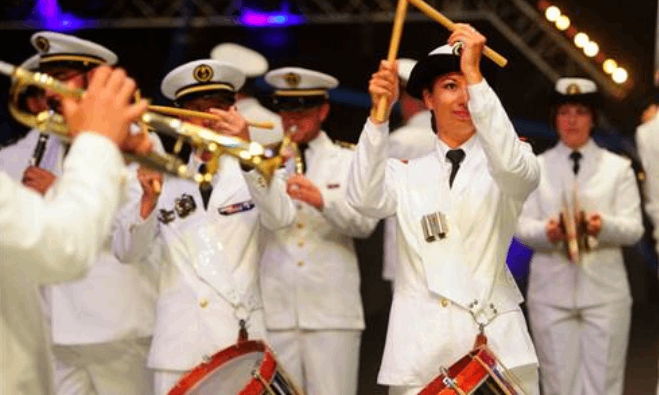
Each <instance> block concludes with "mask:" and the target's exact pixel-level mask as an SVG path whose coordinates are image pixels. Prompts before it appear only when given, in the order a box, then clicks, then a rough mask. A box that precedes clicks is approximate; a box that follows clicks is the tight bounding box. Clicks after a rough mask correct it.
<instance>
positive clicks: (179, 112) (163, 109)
mask: <svg viewBox="0 0 659 395" xmlns="http://www.w3.org/2000/svg"><path fill="white" fill-rule="evenodd" d="M148 109H149V111H153V112H157V113H160V114H167V115H173V116H183V117H196V118H203V119H210V120H213V121H221V120H222V117H221V116H219V115H216V114H210V113H207V112H201V111H193V110H186V109H184V108H178V107H168V106H156V105H149V108H148ZM247 126H250V127H253V128H259V129H274V128H275V124H274V123H272V122H268V121H264V122H256V121H247Z"/></svg>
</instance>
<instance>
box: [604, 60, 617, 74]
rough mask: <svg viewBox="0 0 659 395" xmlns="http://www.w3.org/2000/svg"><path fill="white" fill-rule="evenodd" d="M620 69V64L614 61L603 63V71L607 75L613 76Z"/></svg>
mask: <svg viewBox="0 0 659 395" xmlns="http://www.w3.org/2000/svg"><path fill="white" fill-rule="evenodd" d="M617 68H618V63H617V62H616V61H615V60H613V59H607V60H605V61H604V63H602V69H604V72H605V73H606V74H613V72H614V71H616V69H617Z"/></svg>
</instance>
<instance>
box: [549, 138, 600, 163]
mask: <svg viewBox="0 0 659 395" xmlns="http://www.w3.org/2000/svg"><path fill="white" fill-rule="evenodd" d="M596 150H597V144H595V142H594V141H593V139H592V138H589V139H588V141H587V142H586V144H584V145H582V146H581V148H579V149H578V150H574V149H572V148H570V147H568V146H567V145H565V144H564V143H563V142H562V141H560V140H559V141H558V144H556V153H557V154H558V155H559V157H565V158H566V159H567V158H569V157H570V154H571V153H572V152H574V151H578V152H579V153H581V156H582V158H584V159H585V158H588V157H592V156H593V155H594V153H595V151H596Z"/></svg>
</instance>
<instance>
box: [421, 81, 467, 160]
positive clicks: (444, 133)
mask: <svg viewBox="0 0 659 395" xmlns="http://www.w3.org/2000/svg"><path fill="white" fill-rule="evenodd" d="M423 101H424V103H425V105H426V107H427V108H428V109H429V110H431V111H433V113H434V114H435V127H436V130H437V134H438V135H439V138H441V139H442V140H443V141H444V142H445V143H446V144H448V145H449V146H450V147H452V148H454V147H457V146H459V145H461V144H462V143H464V142H465V141H467V140H469V138H471V136H473V135H474V133H476V128H475V126H474V123H473V122H472V120H471V115H470V114H469V108H467V103H468V102H469V93H468V92H467V80H466V78H465V77H464V76H463V75H462V73H455V72H454V73H449V74H444V75H441V76H439V77H437V78H436V79H435V81H434V82H433V84H432V91H429V90H428V89H424V90H423Z"/></svg>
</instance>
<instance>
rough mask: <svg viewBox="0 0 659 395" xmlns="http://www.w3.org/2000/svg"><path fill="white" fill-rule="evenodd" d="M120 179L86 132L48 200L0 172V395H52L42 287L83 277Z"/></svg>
mask: <svg viewBox="0 0 659 395" xmlns="http://www.w3.org/2000/svg"><path fill="white" fill-rule="evenodd" d="M21 160H22V161H23V162H22V163H25V157H23V158H21ZM124 177H125V173H124V165H123V159H122V157H121V154H120V152H119V150H118V149H117V148H116V146H115V145H114V143H112V142H110V140H108V139H107V138H105V137H102V136H99V135H95V134H90V133H83V134H81V135H80V136H78V137H77V138H76V140H75V142H74V143H73V145H72V147H71V150H70V152H69V155H68V157H67V159H66V161H65V162H64V175H63V176H62V177H61V178H60V179H59V181H58V183H57V185H56V186H55V187H54V188H55V191H54V192H53V193H52V194H50V196H49V197H48V198H42V197H41V196H40V195H39V194H38V193H36V192H34V191H32V190H28V189H27V188H25V187H23V186H20V185H18V184H17V183H16V182H15V181H14V180H12V179H11V178H10V177H8V176H7V175H6V174H5V173H4V172H2V171H0V229H2V236H1V237H0V257H1V259H0V393H2V394H16V395H19V394H20V395H52V394H54V386H53V383H52V374H51V373H52V372H51V354H50V350H49V347H48V344H49V341H48V340H47V329H46V323H45V322H44V320H43V317H42V314H41V302H40V296H39V284H45V283H54V282H60V281H67V280H71V279H73V278H77V277H82V276H83V275H84V274H85V272H86V271H87V269H88V268H89V266H91V264H92V263H93V262H94V261H95V259H96V254H97V252H98V251H99V250H100V249H101V248H102V246H103V244H104V242H105V240H106V239H107V236H108V234H109V232H110V227H111V225H112V221H113V217H114V215H115V212H116V210H117V207H118V205H119V200H120V189H121V187H120V185H121V184H122V183H123V179H124Z"/></svg>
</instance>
